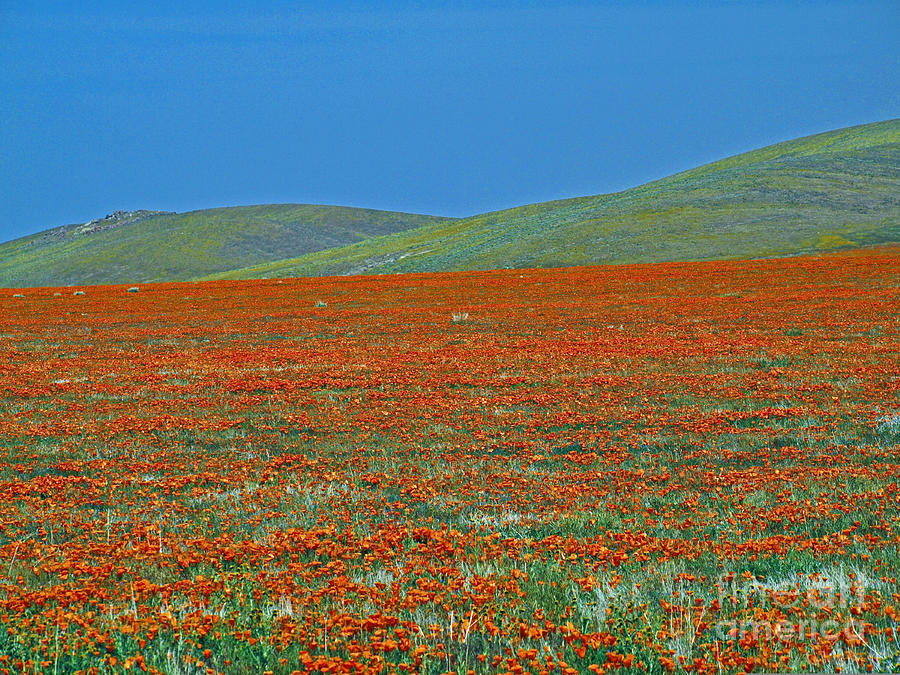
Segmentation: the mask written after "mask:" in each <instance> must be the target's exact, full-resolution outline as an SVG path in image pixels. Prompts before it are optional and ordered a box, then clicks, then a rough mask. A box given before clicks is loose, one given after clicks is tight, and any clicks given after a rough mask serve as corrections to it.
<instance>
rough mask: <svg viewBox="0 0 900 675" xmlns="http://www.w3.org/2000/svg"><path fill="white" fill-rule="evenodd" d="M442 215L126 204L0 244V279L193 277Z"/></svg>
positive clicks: (8, 282)
mask: <svg viewBox="0 0 900 675" xmlns="http://www.w3.org/2000/svg"><path fill="white" fill-rule="evenodd" d="M438 220H442V219H441V218H437V217H434V216H421V215H415V214H408V213H394V212H390V211H376V210H371V209H356V208H349V207H340V206H318V205H305V204H274V205H265V206H240V207H230V208H219V209H207V210H203V211H192V212H189V213H164V212H160V211H132V212H121V211H120V212H116V213H114V214H111V215H109V216H107V217H106V218H101V219H99V220H94V221H91V222H90V223H84V224H79V225H66V226H63V227H57V228H54V229H52V230H46V231H44V232H39V233H37V234H34V235H31V236H28V237H22V238H20V239H16V240H13V241H10V242H6V243H4V244H0V286H7V287H10V286H13V287H23V286H62V285H67V284H103V283H134V282H147V281H171V280H187V279H193V278H195V277H199V276H203V275H207V274H212V273H215V272H222V271H226V270H231V269H234V268H240V267H246V266H248V265H254V264H257V263H261V262H270V261H272V260H278V259H283V258H292V257H296V256H300V255H303V254H305V253H309V252H312V251H318V250H321V249H324V248H328V247H333V246H343V245H346V244H350V243H353V242H356V241H360V240H362V239H364V238H366V237H372V236H378V235H385V234H390V233H393V232H398V231H401V230H406V229H409V228H411V227H418V226H420V225H423V224H425V223H430V222H436V221H438Z"/></svg>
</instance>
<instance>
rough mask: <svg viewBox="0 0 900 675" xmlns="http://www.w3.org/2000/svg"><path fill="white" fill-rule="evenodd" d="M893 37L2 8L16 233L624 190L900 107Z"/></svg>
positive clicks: (625, 6) (1, 106)
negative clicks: (271, 208) (158, 218)
mask: <svg viewBox="0 0 900 675" xmlns="http://www.w3.org/2000/svg"><path fill="white" fill-rule="evenodd" d="M138 4H146V5H147V7H141V8H137V5H138ZM150 5H153V7H150ZM898 36H900V3H897V2H895V1H894V2H842V3H837V2H803V3H791V2H786V1H785V2H770V3H766V2H756V3H750V2H617V3H580V4H579V3H571V4H570V3H555V4H552V5H550V4H548V3H511V2H488V3H474V2H473V3H450V2H446V3H424V2H419V3H409V2H406V3H390V2H383V3H372V4H371V5H366V4H363V3H338V2H334V3H306V4H303V3H300V4H298V3H281V4H279V3H268V4H267V3H253V4H252V5H251V4H238V3H227V2H208V3H166V2H162V3H103V2H94V3H85V2H78V3H76V2H72V3H53V2H42V3H35V2H30V1H27V2H26V1H22V2H18V1H17V0H0V186H2V187H0V239H9V238H13V237H16V236H20V235H23V234H26V233H29V232H33V231H37V230H40V229H44V228H47V227H51V226H55V225H60V224H64V223H71V222H83V221H86V220H89V219H91V218H96V217H100V216H103V215H105V214H106V213H108V212H110V211H112V210H115V209H120V208H122V209H137V208H156V209H166V210H175V211H186V210H191V209H198V208H206V207H213V206H226V205H235V204H257V203H270V202H301V203H328V204H346V205H352V206H366V207H373V208H383V209H392V210H403V211H414V212H423V213H435V214H444V215H467V214H473V213H479V212H483V211H488V210H494V209H500V208H505V207H509V206H516V205H521V204H526V203H531V202H537V201H543V200H547V199H558V198H563V197H572V196H579V195H586V194H597V193H602V192H610V191H615V190H621V189H624V188H627V187H631V186H633V185H636V184H639V183H643V182H646V181H648V180H652V179H655V178H659V177H662V176H665V175H667V174H670V173H673V172H675V171H679V170H681V169H686V168H690V167H692V166H695V165H697V164H701V163H704V162H707V161H712V160H715V159H718V158H721V157H723V156H727V155H730V154H735V153H738V152H742V151H744V150H749V149H752V148H755V147H759V146H762V145H766V144H768V143H772V142H776V141H780V140H785V139H788V138H793V137H796V136H801V135H806V134H810V133H815V132H819V131H825V130H828V129H832V128H837V127H842V126H848V125H852V124H858V123H864V122H871V121H876V120H881V119H887V118H893V117H898V116H900V86H898V83H900V37H898Z"/></svg>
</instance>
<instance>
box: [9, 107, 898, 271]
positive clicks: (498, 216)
mask: <svg viewBox="0 0 900 675" xmlns="http://www.w3.org/2000/svg"><path fill="white" fill-rule="evenodd" d="M897 241H900V120H889V121H885V122H877V123H873V124H865V125H860V126H855V127H849V128H846V129H840V130H837V131H830V132H826V133H822V134H816V135H814V136H807V137H804V138H800V139H796V140H792V141H787V142H784V143H778V144H776V145H772V146H768V147H765V148H762V149H759V150H754V151H752V152H747V153H744V154H741V155H736V156H734V157H730V158H727V159H723V160H721V161H718V162H714V163H712V164H707V165H704V166H701V167H698V168H695V169H691V170H689V171H685V172H682V173H679V174H675V175H673V176H670V177H668V178H663V179H661V180H657V181H654V182H651V183H647V184H645V185H641V186H639V187H635V188H632V189H630V190H625V191H623V192H618V193H613V194H606V195H596V196H591V197H580V198H575V199H566V200H561V201H554V202H544V203H540V204H533V205H530V206H522V207H518V208H513V209H507V210H504V211H496V212H492V213H486V214H481V215H477V216H472V217H469V218H460V219H452V218H441V217H436V216H420V215H412V214H402V213H392V212H384V211H371V210H364V209H353V208H345V207H332V206H310V205H275V206H252V207H234V208H222V209H211V210H206V211H195V212H192V213H185V214H172V213H161V212H151V211H139V212H131V213H126V214H119V215H117V214H113V216H110V217H107V219H101V220H99V221H92V222H91V223H88V224H84V225H70V226H65V227H61V228H55V229H53V230H47V231H45V232H41V233H38V234H35V235H31V236H29V237H24V238H22V239H17V240H15V241H12V242H7V243H5V244H0V285H2V286H37V285H64V284H88V283H133V282H146V281H163V280H188V279H220V278H234V279H237V278H258V277H287V276H320V275H337V274H376V273H397V272H432V271H458V270H469V269H472V270H474V269H493V268H502V267H558V266H570V265H594V264H618V263H633V262H661V261H673V260H704V259H728V258H755V257H769V256H783V255H796V254H802V253H811V252H823V251H829V250H835V249H839V248H847V247H855V246H864V245H871V244H879V243H886V242H897Z"/></svg>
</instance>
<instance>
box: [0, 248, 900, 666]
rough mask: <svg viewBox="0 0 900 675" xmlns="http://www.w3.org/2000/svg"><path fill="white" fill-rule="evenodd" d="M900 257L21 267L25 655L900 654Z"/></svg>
mask: <svg viewBox="0 0 900 675" xmlns="http://www.w3.org/2000/svg"><path fill="white" fill-rule="evenodd" d="M898 282H900V249H898V248H897V247H881V248H870V249H864V250H857V251H850V252H842V253H835V254H830V255H825V256H818V257H796V258H786V259H779V260H754V261H733V262H709V263H666V264H656V265H630V266H613V267H593V268H570V269H557V270H499V271H492V272H466V273H449V274H410V275H397V276H376V277H340V278H316V279H284V280H260V281H221V282H202V283H178V284H174V283H173V284H150V285H142V286H140V287H139V288H134V289H132V291H131V292H129V290H128V288H127V287H125V286H104V287H99V286H98V287H83V288H56V289H54V288H41V289H26V290H20V291H17V290H13V289H3V290H0V673H19V672H27V673H34V672H43V673H63V672H66V673H67V672H74V671H83V672H90V673H114V672H116V673H117V672H125V671H129V670H130V671H133V672H144V671H146V672H164V673H213V672H215V673H255V672H259V673H263V672H270V673H291V672H295V671H299V672H320V673H363V672H376V673H435V674H437V673H498V672H510V673H554V674H568V673H680V672H693V673H716V674H718V673H743V672H791V671H794V672H803V671H806V672H810V671H813V672H815V671H819V672H821V671H841V672H867V671H869V672H871V671H875V672H888V671H891V670H895V671H896V670H898V669H900V641H898V640H900V636H898V620H900V584H898V581H897V577H898V575H900V550H898V546H900V516H898V511H900V488H898V480H900V401H898V398H897V393H898V385H900V342H898V335H900V283H898Z"/></svg>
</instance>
